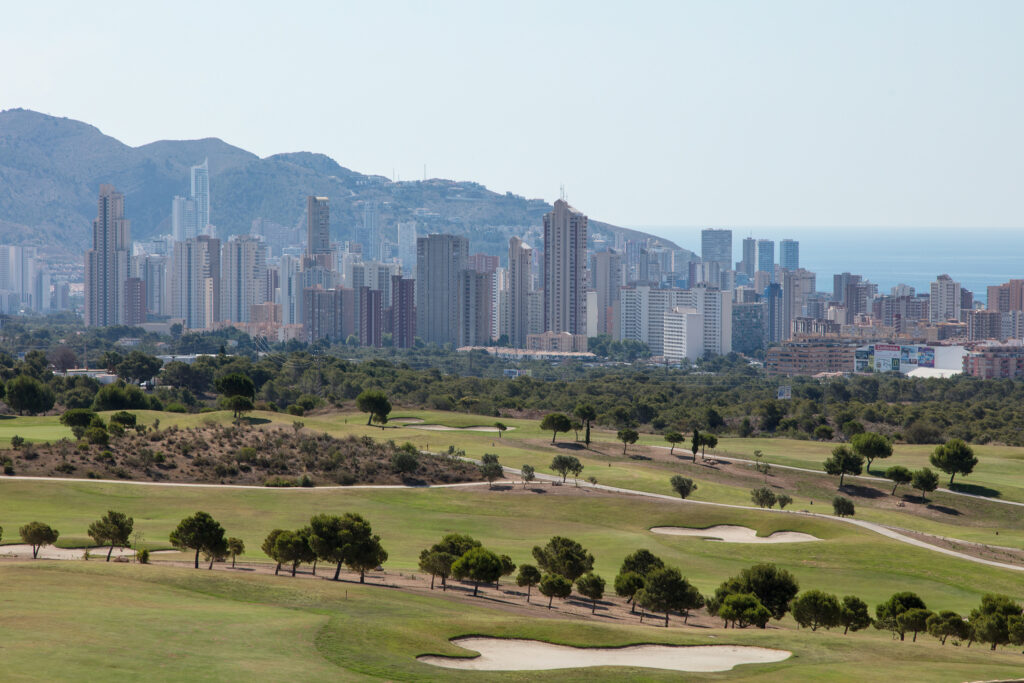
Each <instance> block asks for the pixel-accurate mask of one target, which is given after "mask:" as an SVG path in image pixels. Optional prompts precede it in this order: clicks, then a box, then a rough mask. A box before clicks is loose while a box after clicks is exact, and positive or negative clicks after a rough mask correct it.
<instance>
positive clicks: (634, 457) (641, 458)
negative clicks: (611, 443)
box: [629, 455, 651, 460]
mask: <svg viewBox="0 0 1024 683" xmlns="http://www.w3.org/2000/svg"><path fill="white" fill-rule="evenodd" d="M629 459H630V460H650V459H651V458H648V457H647V456H646V455H631V456H629Z"/></svg>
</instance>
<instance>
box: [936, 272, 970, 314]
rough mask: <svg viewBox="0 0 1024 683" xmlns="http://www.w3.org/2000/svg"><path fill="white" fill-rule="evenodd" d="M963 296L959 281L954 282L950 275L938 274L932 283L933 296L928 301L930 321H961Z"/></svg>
mask: <svg viewBox="0 0 1024 683" xmlns="http://www.w3.org/2000/svg"><path fill="white" fill-rule="evenodd" d="M961 297H962V295H961V292H960V283H959V282H954V281H953V278H951V277H950V276H949V275H945V274H943V275H940V276H938V277H937V278H936V279H935V282H933V283H932V285H931V297H930V298H929V303H928V320H929V322H932V323H944V322H947V321H950V320H953V321H959V320H960V310H961V303H962V298H961Z"/></svg>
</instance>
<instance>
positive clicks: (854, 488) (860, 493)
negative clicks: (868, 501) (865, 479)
mask: <svg viewBox="0 0 1024 683" xmlns="http://www.w3.org/2000/svg"><path fill="white" fill-rule="evenodd" d="M839 490H840V491H841V492H843V493H846V494H848V495H851V496H856V497H857V498H885V497H886V496H888V495H889V494H887V493H885V492H884V491H879V490H878V489H876V488H872V487H870V486H858V485H857V484H843V487H842V488H841V489H839Z"/></svg>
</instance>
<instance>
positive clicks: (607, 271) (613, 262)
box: [590, 251, 626, 334]
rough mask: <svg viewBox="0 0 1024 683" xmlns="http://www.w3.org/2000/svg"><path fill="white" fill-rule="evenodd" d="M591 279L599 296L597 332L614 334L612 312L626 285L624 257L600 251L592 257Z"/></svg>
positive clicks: (612, 252)
mask: <svg viewBox="0 0 1024 683" xmlns="http://www.w3.org/2000/svg"><path fill="white" fill-rule="evenodd" d="M590 277H591V281H592V284H593V287H594V291H595V293H596V294H597V332H598V334H613V333H614V331H615V324H614V321H615V315H614V313H613V312H612V310H613V308H614V306H615V302H617V301H618V300H619V290H620V289H621V288H622V286H623V285H625V284H626V282H625V278H624V277H623V271H622V255H621V254H618V253H616V252H614V251H599V252H597V253H596V254H592V255H591V257H590Z"/></svg>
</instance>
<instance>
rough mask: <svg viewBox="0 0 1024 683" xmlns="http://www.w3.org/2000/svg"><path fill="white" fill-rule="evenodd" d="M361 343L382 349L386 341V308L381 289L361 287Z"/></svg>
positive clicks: (359, 292) (359, 290) (359, 291)
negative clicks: (384, 340)
mask: <svg viewBox="0 0 1024 683" xmlns="http://www.w3.org/2000/svg"><path fill="white" fill-rule="evenodd" d="M358 294H359V343H360V344H362V345H363V346H376V347H380V346H381V344H382V343H383V339H384V306H383V302H382V300H381V291H380V290H379V289H370V288H369V287H360V288H359V289H358Z"/></svg>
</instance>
